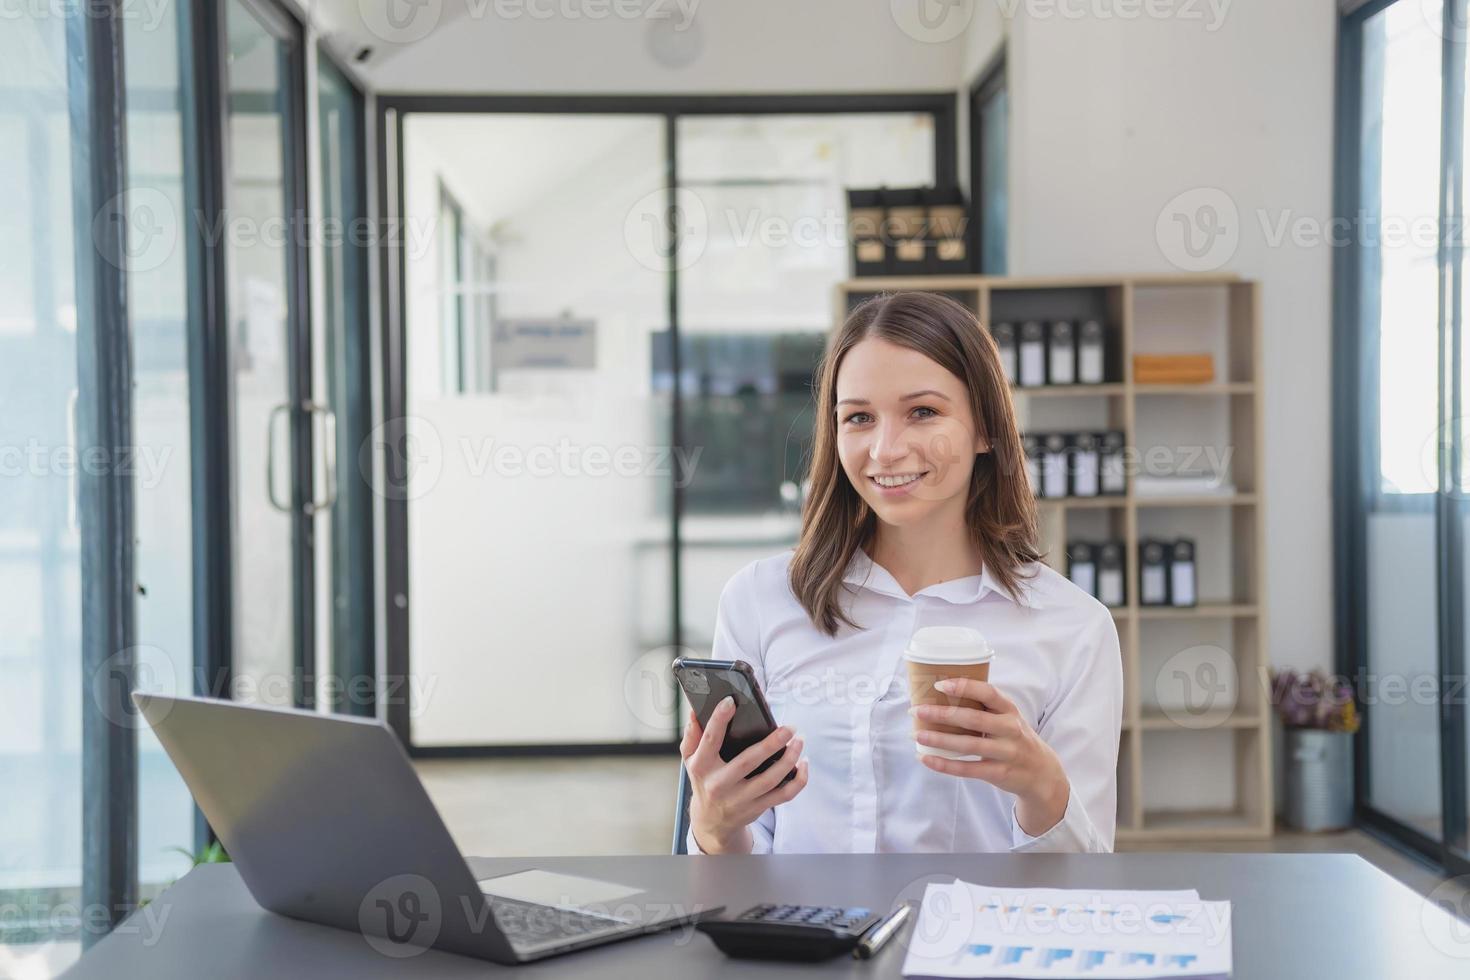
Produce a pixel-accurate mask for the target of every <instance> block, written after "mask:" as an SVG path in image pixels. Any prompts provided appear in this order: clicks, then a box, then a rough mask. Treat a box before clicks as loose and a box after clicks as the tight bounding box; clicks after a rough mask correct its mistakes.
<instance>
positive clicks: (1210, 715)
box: [1136, 705, 1261, 732]
mask: <svg viewBox="0 0 1470 980" xmlns="http://www.w3.org/2000/svg"><path fill="white" fill-rule="evenodd" d="M1181 710H1182V709H1181ZM1185 718H1186V720H1185V721H1184V722H1182V723H1181V722H1179V721H1176V720H1175V719H1174V718H1173V717H1171V716H1170V715H1169V714H1168V713H1167V712H1166V711H1164V709H1162V708H1145V709H1143V710H1142V711H1141V712H1139V716H1138V724H1137V726H1136V727H1137V728H1139V729H1141V730H1143V731H1165V732H1192V731H1198V730H1201V729H1216V728H1256V727H1259V726H1260V724H1261V717H1260V715H1259V714H1258V713H1257V712H1256V711H1255V709H1253V708H1242V707H1240V706H1239V705H1232V706H1231V707H1228V708H1220V709H1212V710H1210V711H1205V712H1201V713H1200V714H1197V715H1190V714H1188V713H1187V712H1186V713H1185Z"/></svg>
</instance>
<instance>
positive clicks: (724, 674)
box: [673, 657, 796, 783]
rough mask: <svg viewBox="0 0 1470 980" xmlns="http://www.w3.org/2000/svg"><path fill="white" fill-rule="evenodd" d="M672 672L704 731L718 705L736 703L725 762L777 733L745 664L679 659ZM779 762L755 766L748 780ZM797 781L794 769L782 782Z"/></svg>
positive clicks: (772, 759) (727, 733) (725, 744)
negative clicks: (727, 701) (774, 732)
mask: <svg viewBox="0 0 1470 980" xmlns="http://www.w3.org/2000/svg"><path fill="white" fill-rule="evenodd" d="M673 670H674V678H675V680H677V681H678V682H679V686H680V687H681V688H683V689H684V696H685V697H686V698H688V699H689V705H690V707H692V708H693V709H694V717H695V718H697V719H698V720H699V724H700V727H702V728H707V727H709V719H710V715H711V714H713V713H714V710H715V706H716V705H718V704H719V703H720V702H721V701H723V700H724V699H725V698H727V697H733V698H734V699H735V714H734V715H733V716H732V717H731V718H730V723H729V725H728V726H727V727H726V729H725V740H724V742H722V743H721V744H720V758H721V759H724V760H725V761H726V762H729V761H730V760H731V759H734V758H735V757H736V756H737V755H739V754H740V753H741V752H744V751H745V750H746V749H748V748H750V747H751V746H752V745H754V744H756V743H757V742H759V741H760V740H761V739H763V738H765V737H766V736H767V735H769V734H771V732H773V731H775V730H776V720H775V718H774V717H773V716H772V715H771V709H770V707H769V706H768V705H767V704H766V699H765V695H763V694H762V693H761V690H760V686H759V685H758V684H757V683H756V680H755V672H754V671H753V670H752V669H751V667H750V664H748V663H746V662H745V661H743V660H693V659H690V658H687V657H680V658H679V659H678V660H675V661H674V665H673ZM779 758H781V752H777V753H776V754H775V755H772V756H771V757H770V758H769V759H766V760H765V761H764V762H762V763H761V764H760V765H758V766H756V767H755V769H754V770H753V771H751V772H750V773H749V775H747V776H746V777H745V778H746V779H749V778H750V777H751V776H754V775H756V774H757V773H762V772H765V771H766V770H767V769H769V768H770V767H771V766H772V765H773V764H774V763H775V762H776V760H777V759H779ZM794 778H796V770H795V769H793V770H792V771H791V772H789V773H787V774H786V778H785V779H783V780H781V781H782V782H783V783H785V782H787V781H789V780H791V779H794Z"/></svg>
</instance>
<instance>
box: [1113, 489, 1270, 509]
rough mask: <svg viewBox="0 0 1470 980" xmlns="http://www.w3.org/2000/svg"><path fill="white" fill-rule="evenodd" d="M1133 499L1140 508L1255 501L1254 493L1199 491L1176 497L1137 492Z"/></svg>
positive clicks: (1240, 504) (1250, 503)
mask: <svg viewBox="0 0 1470 980" xmlns="http://www.w3.org/2000/svg"><path fill="white" fill-rule="evenodd" d="M1133 501H1134V503H1136V504H1137V505H1138V507H1139V508H1140V509H1142V508H1144V507H1252V506H1254V505H1255V503H1256V495H1255V494H1253V493H1230V494H1225V493H1221V494H1211V493H1199V494H1180V495H1179V496H1177V497H1176V496H1171V495H1167V494H1156V495H1151V494H1146V493H1138V494H1134V495H1133Z"/></svg>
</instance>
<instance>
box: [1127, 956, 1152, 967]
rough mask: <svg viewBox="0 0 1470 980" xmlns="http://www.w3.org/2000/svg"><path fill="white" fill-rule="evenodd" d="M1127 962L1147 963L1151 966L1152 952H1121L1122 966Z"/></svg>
mask: <svg viewBox="0 0 1470 980" xmlns="http://www.w3.org/2000/svg"><path fill="white" fill-rule="evenodd" d="M1129 963H1147V964H1148V965H1149V966H1153V963H1154V954H1153V953H1124V954H1123V965H1124V966H1127V965H1128V964H1129Z"/></svg>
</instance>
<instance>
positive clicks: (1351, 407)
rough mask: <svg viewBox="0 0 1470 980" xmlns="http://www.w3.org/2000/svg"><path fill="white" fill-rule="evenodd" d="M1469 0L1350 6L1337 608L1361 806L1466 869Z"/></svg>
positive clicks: (1424, 849)
mask: <svg viewBox="0 0 1470 980" xmlns="http://www.w3.org/2000/svg"><path fill="white" fill-rule="evenodd" d="M1465 8H1466V0H1449V3H1448V4H1446V5H1442V4H1441V3H1439V2H1438V0H1426V2H1424V3H1418V2H1411V0H1399V2H1382V0H1379V2H1372V3H1369V4H1367V5H1364V6H1362V7H1360V8H1359V9H1358V10H1357V11H1356V12H1355V13H1353V14H1352V15H1349V16H1348V17H1346V18H1345V19H1344V21H1343V31H1342V35H1341V37H1342V48H1341V58H1342V62H1343V71H1342V78H1343V80H1344V85H1343V94H1342V98H1343V110H1344V111H1343V113H1342V115H1341V118H1342V119H1343V120H1344V127H1345V128H1344V132H1343V133H1342V142H1341V144H1340V145H1341V146H1342V147H1343V151H1342V156H1341V157H1340V159H1339V178H1340V179H1339V181H1338V184H1339V188H1340V191H1339V193H1340V195H1341V198H1340V200H1339V204H1338V214H1339V215H1340V216H1351V217H1350V219H1349V220H1350V222H1351V225H1350V226H1351V227H1354V228H1359V229H1361V231H1360V233H1358V234H1357V235H1355V236H1354V238H1353V239H1352V241H1351V242H1350V243H1349V245H1348V247H1346V248H1344V249H1341V250H1339V253H1338V255H1337V259H1338V261H1339V262H1340V263H1341V265H1340V266H1339V269H1338V274H1339V275H1338V278H1339V289H1338V294H1337V298H1336V299H1337V305H1338V314H1339V319H1340V323H1341V329H1342V336H1341V338H1340V339H1341V340H1342V343H1341V344H1340V345H1339V350H1340V357H1341V360H1340V362H1339V365H1338V371H1337V374H1338V377H1337V386H1338V393H1337V402H1336V407H1335V411H1336V412H1337V413H1338V414H1339V415H1340V416H1341V418H1342V421H1341V422H1340V426H1341V428H1340V430H1339V437H1338V445H1337V457H1338V464H1337V465H1338V473H1337V481H1338V485H1339V487H1338V509H1339V535H1340V537H1339V558H1338V563H1339V566H1340V567H1339V578H1338V592H1339V614H1338V621H1339V629H1340V634H1341V637H1342V642H1343V646H1344V648H1345V652H1344V658H1345V664H1346V668H1347V669H1349V670H1351V671H1352V672H1353V673H1354V674H1355V682H1356V685H1357V692H1358V698H1359V702H1360V704H1361V706H1362V709H1363V711H1362V714H1363V728H1362V732H1361V734H1360V736H1359V738H1358V744H1357V751H1358V759H1357V797H1358V807H1359V814H1360V816H1361V818H1362V820H1363V821H1364V822H1365V823H1367V824H1368V825H1370V826H1373V827H1376V828H1378V829H1380V830H1382V831H1383V832H1385V833H1387V834H1389V835H1391V836H1393V837H1394V838H1396V839H1398V840H1399V841H1401V842H1403V843H1405V844H1408V845H1409V846H1411V847H1413V848H1415V849H1416V850H1418V851H1420V852H1421V853H1423V854H1425V855H1427V856H1429V857H1431V858H1433V859H1435V860H1437V861H1440V862H1442V863H1443V864H1444V865H1445V866H1446V867H1447V868H1448V869H1450V870H1451V871H1452V872H1453V873H1457V874H1463V873H1465V872H1466V871H1467V870H1470V863H1467V857H1470V854H1467V841H1466V811H1467V808H1470V807H1467V804H1470V800H1467V785H1470V772H1467V763H1466V760H1467V757H1470V746H1467V735H1466V723H1465V696H1466V694H1465V689H1464V678H1465V647H1466V641H1467V638H1466V636H1465V629H1466V620H1465V615H1464V608H1465V599H1466V582H1467V580H1470V576H1467V570H1466V568H1465V561H1466V555H1467V554H1470V548H1467V541H1466V533H1467V527H1470V518H1467V504H1466V501H1467V496H1470V494H1467V491H1470V470H1467V468H1466V461H1467V460H1466V452H1465V424H1464V418H1465V413H1466V408H1467V406H1466V404H1465V403H1466V398H1467V391H1466V381H1467V380H1470V379H1467V378H1466V374H1465V371H1466V365H1465V357H1464V351H1463V334H1464V321H1465V310H1464V305H1465V303H1466V302H1467V297H1466V289H1465V275H1466V269H1465V260H1464V259H1465V257H1464V252H1465V249H1464V241H1463V215H1464V212H1465V206H1464V201H1465V187H1464V177H1463V173H1464V160H1465V157H1466V147H1465V145H1464V136H1463V134H1464V132H1465V102H1464V76H1465V52H1464V48H1463V44H1462V43H1460V42H1459V41H1458V40H1455V38H1456V37H1457V36H1458V35H1457V33H1456V31H1457V30H1458V28H1455V25H1463V24H1464V23H1465V19H1464V18H1465ZM1446 79H1450V80H1453V84H1445V80H1446ZM1425 228H1432V229H1434V230H1435V232H1436V233H1435V234H1431V235H1426V234H1424V233H1423V229H1425Z"/></svg>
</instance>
